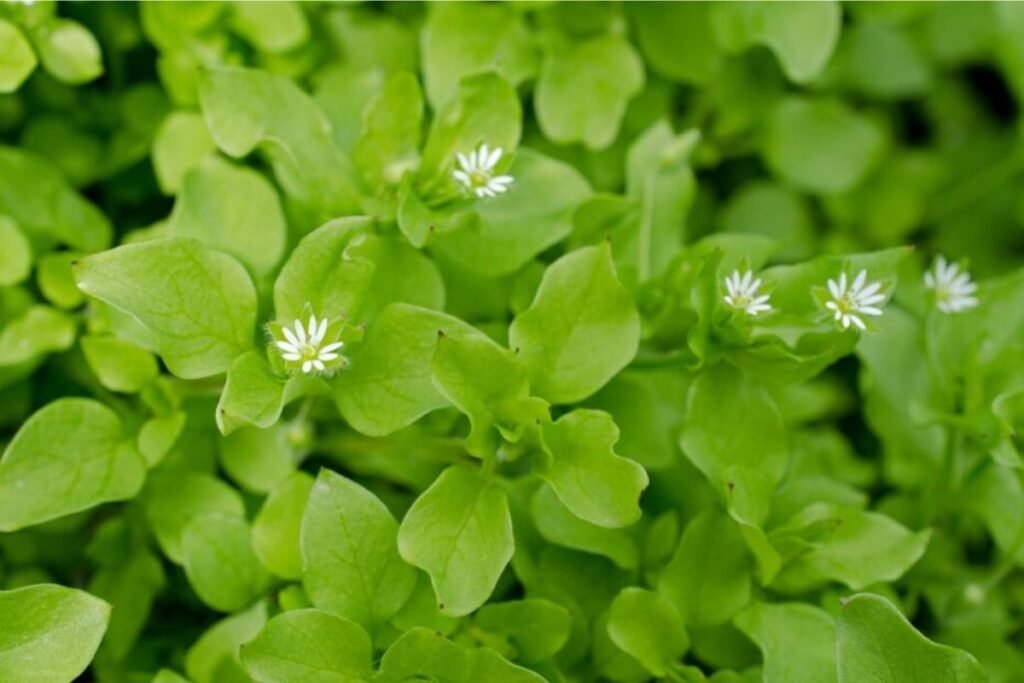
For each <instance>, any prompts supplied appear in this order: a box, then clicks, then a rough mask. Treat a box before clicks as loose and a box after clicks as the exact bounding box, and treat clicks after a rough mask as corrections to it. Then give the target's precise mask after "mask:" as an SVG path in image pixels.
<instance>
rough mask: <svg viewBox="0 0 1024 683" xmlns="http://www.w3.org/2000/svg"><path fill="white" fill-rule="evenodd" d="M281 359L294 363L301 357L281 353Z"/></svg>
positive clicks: (294, 354)
mask: <svg viewBox="0 0 1024 683" xmlns="http://www.w3.org/2000/svg"><path fill="white" fill-rule="evenodd" d="M281 358H284V359H285V360H290V361H296V360H299V359H300V358H302V356H300V355H299V354H297V353H282V354H281Z"/></svg>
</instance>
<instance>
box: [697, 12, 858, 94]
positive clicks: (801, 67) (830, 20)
mask: <svg viewBox="0 0 1024 683" xmlns="http://www.w3.org/2000/svg"><path fill="white" fill-rule="evenodd" d="M712 24H713V26H714V28H715V33H716V37H717V38H718V40H719V42H721V43H723V44H724V45H726V46H727V47H728V48H729V49H731V50H733V51H735V50H740V49H745V48H746V47H748V46H750V45H752V44H760V45H764V46H766V47H768V48H769V49H771V50H772V52H774V53H775V56H776V57H778V59H779V62H780V63H781V64H782V69H783V70H784V71H785V72H786V76H788V77H789V79H790V80H791V81H794V82H796V83H807V82H808V81H811V80H813V79H814V78H815V77H816V76H817V75H818V74H819V73H821V71H822V69H824V67H825V64H827V63H828V60H829V57H831V56H832V52H833V50H834V49H835V46H836V42H837V41H838V40H839V30H840V25H841V24H842V9H841V8H840V6H839V3H838V2H834V1H833V0H829V1H827V2H816V3H802V2H772V3H749V4H745V3H740V4H737V5H715V6H714V7H713V10H712Z"/></svg>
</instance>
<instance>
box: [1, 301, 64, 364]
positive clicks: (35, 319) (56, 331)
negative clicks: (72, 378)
mask: <svg viewBox="0 0 1024 683" xmlns="http://www.w3.org/2000/svg"><path fill="white" fill-rule="evenodd" d="M75 332H76V325H75V319H74V318H72V317H71V316H70V315H68V314H67V313H65V312H64V311H59V310H57V309H56V308H51V307H49V306H32V307H31V308H29V309H28V310H26V311H25V312H24V313H22V314H21V315H19V316H18V317H16V318H14V319H13V320H11V321H10V322H8V323H7V325H6V326H5V327H4V328H3V330H2V331H0V367H2V366H5V365H17V364H19V363H26V362H30V361H34V360H36V359H38V358H40V357H41V356H44V355H46V354H48V353H53V352H56V351H66V350H67V349H69V348H70V347H71V345H72V344H74V343H75Z"/></svg>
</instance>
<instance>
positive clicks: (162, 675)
mask: <svg viewBox="0 0 1024 683" xmlns="http://www.w3.org/2000/svg"><path fill="white" fill-rule="evenodd" d="M151 683H189V681H188V679H187V678H185V677H183V676H181V675H179V674H176V673H174V672H173V671H171V670H170V669H160V670H159V671H157V672H156V676H154V677H153V680H152V681H151Z"/></svg>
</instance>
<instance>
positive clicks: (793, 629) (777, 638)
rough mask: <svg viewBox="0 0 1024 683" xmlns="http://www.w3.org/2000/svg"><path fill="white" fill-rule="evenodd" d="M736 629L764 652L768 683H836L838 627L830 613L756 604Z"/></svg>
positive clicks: (799, 606)
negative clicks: (834, 682)
mask: <svg viewBox="0 0 1024 683" xmlns="http://www.w3.org/2000/svg"><path fill="white" fill-rule="evenodd" d="M736 625H737V626H738V627H739V628H740V630H741V631H743V632H744V633H745V634H747V636H749V637H750V639H751V640H753V641H754V642H755V643H757V646H758V647H759V648H761V653H762V655H763V657H764V681H765V683H829V682H833V681H836V624H835V620H834V619H833V618H832V615H830V614H829V613H828V612H825V611H824V610H821V609H818V608H817V607H814V606H812V605H808V604H804V603H781V604H767V603H763V602H754V603H751V604H750V606H749V607H747V609H745V610H743V611H742V612H741V613H740V614H739V615H738V616H737V617H736ZM848 680H854V681H858V680H868V679H862V678H852V679H848Z"/></svg>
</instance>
